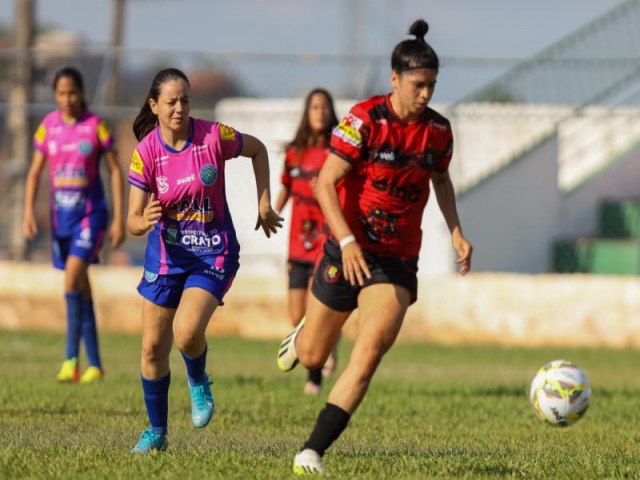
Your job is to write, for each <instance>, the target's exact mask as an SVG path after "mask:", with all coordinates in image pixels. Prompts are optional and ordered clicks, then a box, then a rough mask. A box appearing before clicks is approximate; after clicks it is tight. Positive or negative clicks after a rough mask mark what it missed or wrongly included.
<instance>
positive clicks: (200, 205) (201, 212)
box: [167, 197, 213, 223]
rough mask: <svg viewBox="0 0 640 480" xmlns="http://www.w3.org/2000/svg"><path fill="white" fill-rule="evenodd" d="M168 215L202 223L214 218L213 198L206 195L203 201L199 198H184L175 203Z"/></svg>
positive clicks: (176, 218) (175, 218)
mask: <svg viewBox="0 0 640 480" xmlns="http://www.w3.org/2000/svg"><path fill="white" fill-rule="evenodd" d="M167 216H168V217H169V218H171V219H173V220H178V221H181V220H193V221H196V222H200V223H206V222H210V221H211V220H213V209H212V208H211V199H210V198H209V197H204V198H203V199H202V202H201V201H200V200H198V199H197V198H194V199H193V200H182V201H181V202H178V203H174V204H173V205H171V208H170V209H169V211H168V212H167Z"/></svg>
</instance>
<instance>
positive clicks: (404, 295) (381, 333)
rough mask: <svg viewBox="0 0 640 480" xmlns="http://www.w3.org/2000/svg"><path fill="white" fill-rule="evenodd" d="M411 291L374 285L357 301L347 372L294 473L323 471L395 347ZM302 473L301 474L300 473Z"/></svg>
mask: <svg viewBox="0 0 640 480" xmlns="http://www.w3.org/2000/svg"><path fill="white" fill-rule="evenodd" d="M410 302H411V295H410V293H409V291H408V290H407V289H405V288H403V287H399V286H396V285H392V284H374V285H371V286H369V287H366V288H364V289H363V290H362V291H361V292H360V295H359V297H358V311H359V328H358V335H357V337H356V341H355V344H354V347H353V350H352V352H351V357H350V358H349V363H348V364H347V366H346V368H345V370H344V371H343V372H342V374H341V375H340V377H339V378H338V380H337V382H336V384H335V385H334V387H333V388H332V389H331V392H330V393H329V398H328V401H327V405H326V407H325V408H324V409H323V410H322V411H321V412H320V414H319V415H318V420H317V422H316V425H315V427H314V429H313V431H312V432H311V435H310V436H309V438H308V440H307V441H306V442H305V444H304V445H303V447H302V450H301V451H300V453H299V454H298V455H296V458H295V460H294V471H296V472H297V471H300V472H301V473H302V471H303V470H304V468H305V467H306V468H315V469H317V470H314V471H322V470H323V469H324V467H322V463H321V461H320V459H321V458H322V456H323V455H324V453H325V451H326V450H327V449H328V448H329V447H330V446H331V444H332V443H333V442H334V441H335V440H337V439H338V437H339V436H340V435H341V434H342V432H343V431H344V429H345V428H346V427H347V424H348V423H349V419H350V418H351V415H352V414H353V413H354V412H355V410H356V409H357V408H358V405H360V402H361V401H362V399H363V398H364V396H365V394H366V392H367V389H368V388H369V384H370V382H371V378H372V376H373V374H374V373H375V371H376V368H377V367H378V365H379V364H380V361H381V360H382V357H383V356H384V354H385V353H386V352H387V351H388V350H389V348H390V347H391V346H392V345H393V342H394V341H395V339H396V337H397V335H398V332H399V331H400V327H401V326H402V321H403V319H404V315H405V313H406V311H407V308H408V306H409V304H410ZM301 469H302V470H301Z"/></svg>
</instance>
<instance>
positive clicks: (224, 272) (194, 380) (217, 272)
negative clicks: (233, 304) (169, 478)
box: [173, 256, 239, 428]
mask: <svg viewBox="0 0 640 480" xmlns="http://www.w3.org/2000/svg"><path fill="white" fill-rule="evenodd" d="M238 267H239V264H238V259H237V258H236V257H233V256H220V257H218V258H216V259H215V260H214V261H213V262H212V264H211V265H202V267H201V268H198V269H196V270H195V271H193V272H191V273H189V274H188V275H187V280H186V281H185V287H184V292H183V293H182V298H181V299H180V305H179V306H178V311H177V313H176V318H175V320H174V323H173V332H174V336H175V341H176V346H177V347H178V349H179V350H180V352H181V353H182V358H183V359H184V362H185V364H186V367H187V378H188V382H189V395H190V396H191V419H192V421H193V425H194V426H195V427H197V428H202V427H204V426H206V425H207V424H208V423H209V421H210V420H211V417H212V416H213V414H214V412H215V405H214V400H213V394H212V392H211V384H212V382H211V381H210V380H209V374H208V373H207V371H206V364H207V341H206V338H205V332H206V329H207V326H208V325H209V321H210V319H211V316H212V315H213V312H214V311H215V309H216V308H217V307H218V306H219V305H222V299H223V298H224V295H225V294H226V293H227V291H228V290H229V288H230V287H231V284H232V283H233V280H234V278H235V274H236V272H237V271H238Z"/></svg>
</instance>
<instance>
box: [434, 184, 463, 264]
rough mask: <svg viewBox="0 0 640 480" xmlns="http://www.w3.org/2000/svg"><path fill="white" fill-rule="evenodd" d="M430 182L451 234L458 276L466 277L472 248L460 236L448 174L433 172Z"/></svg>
mask: <svg viewBox="0 0 640 480" xmlns="http://www.w3.org/2000/svg"><path fill="white" fill-rule="evenodd" d="M431 182H432V183H433V191H434V193H435V195H436V199H437V201H438V206H439V207H440V211H441V212H442V215H443V216H444V219H445V221H446V222H447V227H449V231H450V232H451V242H452V244H453V249H454V250H455V251H456V253H457V254H458V258H457V259H456V263H457V264H459V265H460V274H461V275H466V274H467V272H469V270H470V269H471V254H472V252H473V247H472V246H471V243H469V241H468V240H467V239H466V238H465V237H464V235H463V234H462V227H461V226H460V218H459V217H458V209H457V207H456V194H455V191H454V189H453V183H452V182H451V177H450V176H449V172H448V171H444V172H436V171H434V172H433V173H432V174H431Z"/></svg>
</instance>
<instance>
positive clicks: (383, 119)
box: [330, 95, 453, 260]
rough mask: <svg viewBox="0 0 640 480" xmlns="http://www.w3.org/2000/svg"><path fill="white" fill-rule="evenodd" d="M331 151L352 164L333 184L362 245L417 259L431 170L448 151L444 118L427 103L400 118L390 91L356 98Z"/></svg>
mask: <svg viewBox="0 0 640 480" xmlns="http://www.w3.org/2000/svg"><path fill="white" fill-rule="evenodd" d="M330 150H331V152H332V153H334V154H336V155H338V156H339V157H341V158H343V159H344V160H346V161H347V162H349V163H351V164H352V166H353V168H352V170H351V171H350V172H349V174H348V175H347V176H346V177H345V178H344V179H343V180H342V181H341V182H340V183H339V184H338V187H337V188H338V194H339V197H340V204H341V206H342V210H343V212H344V216H345V219H346V221H347V223H348V224H349V227H350V228H351V230H352V231H353V234H354V235H355V236H356V239H357V241H358V243H359V244H360V246H361V247H362V249H363V250H365V251H367V252H370V253H373V254H374V255H380V256H387V257H388V256H391V257H395V258H398V259H402V260H417V258H418V254H419V252H420V245H421V243H422V229H421V228H420V225H421V223H422V213H423V211H424V207H425V206H426V204H427V200H428V199H429V179H430V178H431V173H432V172H434V171H435V172H445V171H447V169H448V167H449V162H450V161H451V154H452V152H453V135H452V133H451V125H450V123H449V121H448V120H447V119H446V118H444V117H443V116H442V115H440V114H439V113H437V112H436V111H435V110H432V109H431V108H426V109H425V111H424V113H423V114H422V116H421V117H420V118H419V119H417V120H415V121H413V122H406V121H404V120H402V119H401V118H400V117H398V116H397V115H396V113H395V112H394V111H393V108H392V106H391V102H390V95H386V96H376V97H372V98H370V99H369V100H365V101H364V102H361V103H358V104H356V105H355V106H354V107H353V108H352V109H351V111H350V112H349V113H348V114H347V115H346V116H345V117H344V118H343V119H342V121H341V122H340V123H339V124H338V126H337V127H336V128H335V129H334V130H333V134H332V137H331V149H330Z"/></svg>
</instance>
